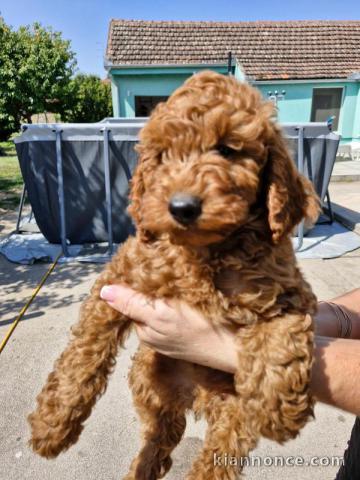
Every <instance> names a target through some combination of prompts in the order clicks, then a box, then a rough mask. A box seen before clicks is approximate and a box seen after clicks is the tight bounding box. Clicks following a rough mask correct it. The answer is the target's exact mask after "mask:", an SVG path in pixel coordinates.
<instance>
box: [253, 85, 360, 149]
mask: <svg viewBox="0 0 360 480" xmlns="http://www.w3.org/2000/svg"><path fill="white" fill-rule="evenodd" d="M255 86H256V87H257V88H259V89H260V91H261V92H262V94H263V95H264V97H267V96H268V92H269V91H272V92H274V91H275V90H278V91H279V92H281V91H282V90H285V91H286V95H285V98H284V99H283V100H279V101H278V111H279V117H278V118H279V121H280V122H309V121H310V119H311V105H312V95H313V89H314V88H332V87H342V88H343V96H342V104H341V110H340V117H339V124H338V129H337V131H338V132H339V133H340V135H341V136H342V139H341V142H342V143H347V142H350V141H351V140H352V139H353V135H354V130H355V120H358V119H357V116H358V115H357V113H356V110H357V103H358V101H359V100H358V97H359V87H360V84H359V83H355V82H327V83H321V82H314V83H313V82H311V83H293V84H290V83H285V82H284V83H268V84H256V83H255Z"/></svg>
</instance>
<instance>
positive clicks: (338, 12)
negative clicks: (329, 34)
mask: <svg viewBox="0 0 360 480" xmlns="http://www.w3.org/2000/svg"><path fill="white" fill-rule="evenodd" d="M0 12H1V15H2V16H3V17H4V19H5V22H6V23H8V24H10V25H12V26H13V27H15V28H17V27H18V26H19V25H24V24H25V25H26V24H31V23H33V22H34V21H40V22H41V23H42V24H43V25H51V26H52V27H53V28H54V29H55V30H58V31H61V32H62V33H63V37H64V38H66V39H69V40H71V42H72V48H73V50H74V51H75V52H76V55H77V59H78V68H79V71H82V72H86V73H96V74H98V75H100V76H101V77H105V75H106V73H105V70H104V68H103V57H104V52H105V47H106V39H107V32H108V26H109V21H110V19H111V18H125V19H141V20H215V21H216V20H217V21H230V20H231V21H239V20H319V19H322V20H331V19H334V20H360V0H343V1H339V0H300V1H299V0H287V1H286V2H285V1H284V0H271V1H270V0H247V1H243V0H181V1H179V0H167V1H165V0H126V1H124V0H0Z"/></svg>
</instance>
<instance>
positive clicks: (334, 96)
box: [311, 88, 343, 130]
mask: <svg viewBox="0 0 360 480" xmlns="http://www.w3.org/2000/svg"><path fill="white" fill-rule="evenodd" d="M342 91H343V89H342V88H314V89H313V98H312V108H311V121H312V122H326V120H328V118H329V117H332V116H334V117H335V118H334V122H333V130H337V128H338V125H339V116H340V108H341V97H342Z"/></svg>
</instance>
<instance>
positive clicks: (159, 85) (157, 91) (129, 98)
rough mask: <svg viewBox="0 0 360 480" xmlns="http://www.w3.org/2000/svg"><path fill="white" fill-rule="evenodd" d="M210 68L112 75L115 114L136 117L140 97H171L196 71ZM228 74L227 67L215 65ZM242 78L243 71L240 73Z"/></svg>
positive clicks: (118, 71)
mask: <svg viewBox="0 0 360 480" xmlns="http://www.w3.org/2000/svg"><path fill="white" fill-rule="evenodd" d="M207 69H208V67H203V68H201V67H200V68H199V67H193V68H191V67H175V68H171V67H168V68H156V67H153V68H151V67H150V68H127V69H114V70H112V71H111V72H110V74H111V86H112V99H113V111H114V117H128V118H129V117H135V97H136V96H140V95H141V96H142V95H144V96H146V95H148V96H167V95H171V93H172V92H173V91H174V90H176V89H177V88H178V87H180V86H181V85H182V84H183V83H184V81H185V80H186V79H187V78H188V77H190V76H191V75H192V74H193V73H196V72H199V71H201V70H207ZM214 70H216V71H218V72H219V73H226V67H225V66H219V67H217V68H214ZM238 75H239V77H240V76H241V72H239V73H238Z"/></svg>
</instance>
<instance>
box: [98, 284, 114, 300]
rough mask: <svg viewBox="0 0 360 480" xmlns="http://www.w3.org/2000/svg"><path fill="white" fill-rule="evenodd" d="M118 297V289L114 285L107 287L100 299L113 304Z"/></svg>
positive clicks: (104, 288)
mask: <svg viewBox="0 0 360 480" xmlns="http://www.w3.org/2000/svg"><path fill="white" fill-rule="evenodd" d="M115 296H116V288H115V287H114V286H113V285H105V287H102V289H101V291H100V297H101V298H102V299H103V300H106V301H107V302H113V301H114V300H115Z"/></svg>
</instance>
